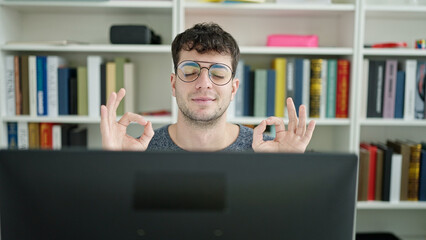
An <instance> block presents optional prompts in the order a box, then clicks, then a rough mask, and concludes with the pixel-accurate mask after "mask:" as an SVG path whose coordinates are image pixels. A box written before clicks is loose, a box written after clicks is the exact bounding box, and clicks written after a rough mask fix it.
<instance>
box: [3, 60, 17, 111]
mask: <svg viewBox="0 0 426 240" xmlns="http://www.w3.org/2000/svg"><path fill="white" fill-rule="evenodd" d="M5 80H6V88H5V90H6V92H5V93H4V96H5V101H6V115H7V116H15V115H16V104H15V66H14V56H6V67H5Z"/></svg>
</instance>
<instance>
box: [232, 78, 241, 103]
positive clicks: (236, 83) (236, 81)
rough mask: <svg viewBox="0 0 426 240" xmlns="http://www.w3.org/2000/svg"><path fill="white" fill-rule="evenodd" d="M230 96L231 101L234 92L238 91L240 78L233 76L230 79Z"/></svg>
mask: <svg viewBox="0 0 426 240" xmlns="http://www.w3.org/2000/svg"><path fill="white" fill-rule="evenodd" d="M231 83H232V93H231V94H232V96H231V101H232V100H234V98H235V94H237V91H238V87H239V86H240V79H238V78H234V79H233V80H232V81H231Z"/></svg>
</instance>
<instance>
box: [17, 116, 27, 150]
mask: <svg viewBox="0 0 426 240" xmlns="http://www.w3.org/2000/svg"><path fill="white" fill-rule="evenodd" d="M18 149H28V123H27V122H18Z"/></svg>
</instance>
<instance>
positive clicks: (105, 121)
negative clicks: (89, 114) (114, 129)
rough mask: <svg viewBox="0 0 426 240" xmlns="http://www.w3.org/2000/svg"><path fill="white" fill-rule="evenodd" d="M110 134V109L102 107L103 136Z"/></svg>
mask: <svg viewBox="0 0 426 240" xmlns="http://www.w3.org/2000/svg"><path fill="white" fill-rule="evenodd" d="M108 133H109V121H108V109H107V107H106V106H105V105H102V106H101V134H102V136H106V135H108Z"/></svg>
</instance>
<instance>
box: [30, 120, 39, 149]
mask: <svg viewBox="0 0 426 240" xmlns="http://www.w3.org/2000/svg"><path fill="white" fill-rule="evenodd" d="M28 147H29V149H39V148H40V128H39V123H35V122H30V123H28Z"/></svg>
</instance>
